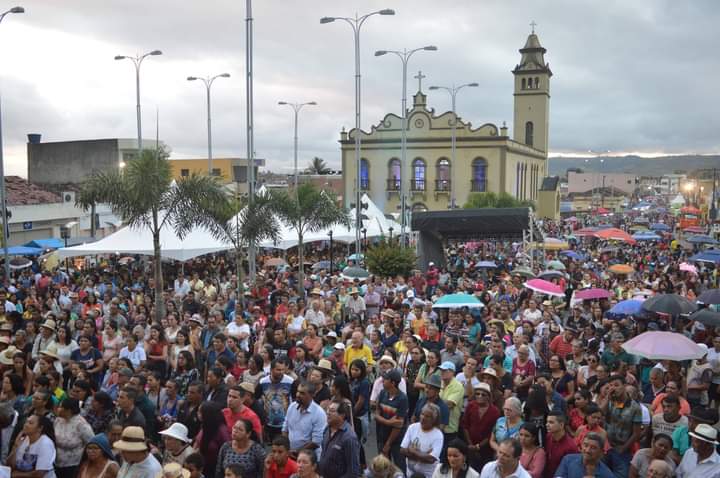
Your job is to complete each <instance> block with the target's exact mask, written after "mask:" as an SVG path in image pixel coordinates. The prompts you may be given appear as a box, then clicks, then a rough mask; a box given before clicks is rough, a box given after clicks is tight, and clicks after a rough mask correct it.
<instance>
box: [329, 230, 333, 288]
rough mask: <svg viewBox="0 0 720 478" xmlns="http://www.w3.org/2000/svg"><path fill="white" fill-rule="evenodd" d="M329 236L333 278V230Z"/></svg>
mask: <svg viewBox="0 0 720 478" xmlns="http://www.w3.org/2000/svg"><path fill="white" fill-rule="evenodd" d="M328 236H330V277H332V273H333V241H332V236H333V232H332V229H330V230H329V231H328Z"/></svg>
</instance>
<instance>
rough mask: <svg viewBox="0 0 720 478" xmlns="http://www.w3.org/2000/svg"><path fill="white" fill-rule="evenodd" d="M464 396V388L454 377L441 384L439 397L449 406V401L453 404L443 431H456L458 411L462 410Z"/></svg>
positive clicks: (458, 422) (458, 417) (458, 423)
mask: <svg viewBox="0 0 720 478" xmlns="http://www.w3.org/2000/svg"><path fill="white" fill-rule="evenodd" d="M464 397H465V388H464V387H463V385H462V383H460V382H458V381H457V380H456V379H454V378H453V379H452V380H451V381H450V383H448V384H447V385H445V384H443V388H442V389H441V390H440V398H441V399H443V401H444V402H445V403H447V404H448V408H449V407H450V402H452V403H454V404H455V406H454V407H452V408H450V420H449V421H448V424H447V426H446V427H445V433H457V431H458V429H459V425H460V413H461V412H462V406H463V399H464Z"/></svg>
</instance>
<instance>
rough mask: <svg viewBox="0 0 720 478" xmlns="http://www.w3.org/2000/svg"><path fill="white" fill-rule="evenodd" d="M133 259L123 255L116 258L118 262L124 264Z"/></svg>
mask: <svg viewBox="0 0 720 478" xmlns="http://www.w3.org/2000/svg"><path fill="white" fill-rule="evenodd" d="M134 260H135V258H134V257H130V256H125V257H121V258H120V259H118V264H120V265H123V266H124V265H127V264H129V263H130V262H132V261H134Z"/></svg>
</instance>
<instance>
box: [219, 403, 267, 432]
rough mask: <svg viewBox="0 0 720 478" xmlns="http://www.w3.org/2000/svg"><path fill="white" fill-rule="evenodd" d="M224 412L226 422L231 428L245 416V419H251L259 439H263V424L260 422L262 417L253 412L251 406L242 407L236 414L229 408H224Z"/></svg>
mask: <svg viewBox="0 0 720 478" xmlns="http://www.w3.org/2000/svg"><path fill="white" fill-rule="evenodd" d="M222 412H223V416H224V417H225V423H226V424H227V427H228V429H229V430H232V427H233V425H235V423H237V421H238V420H240V419H241V418H244V419H245V420H250V423H252V427H253V430H255V433H257V436H258V439H259V440H262V425H261V424H260V419H259V418H258V416H257V414H256V413H255V412H253V411H252V410H251V409H250V408H249V407H245V406H244V407H243V408H242V411H240V412H239V413H235V414H234V413H233V412H232V410H230V409H229V408H223V411H222Z"/></svg>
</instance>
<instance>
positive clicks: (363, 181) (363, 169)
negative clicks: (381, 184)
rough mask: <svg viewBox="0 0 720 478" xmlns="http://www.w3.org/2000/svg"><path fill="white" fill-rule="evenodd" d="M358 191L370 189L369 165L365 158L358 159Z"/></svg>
mask: <svg viewBox="0 0 720 478" xmlns="http://www.w3.org/2000/svg"><path fill="white" fill-rule="evenodd" d="M360 189H362V190H363V191H367V190H368V189H370V164H369V163H368V160H367V159H365V158H362V159H360Z"/></svg>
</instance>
